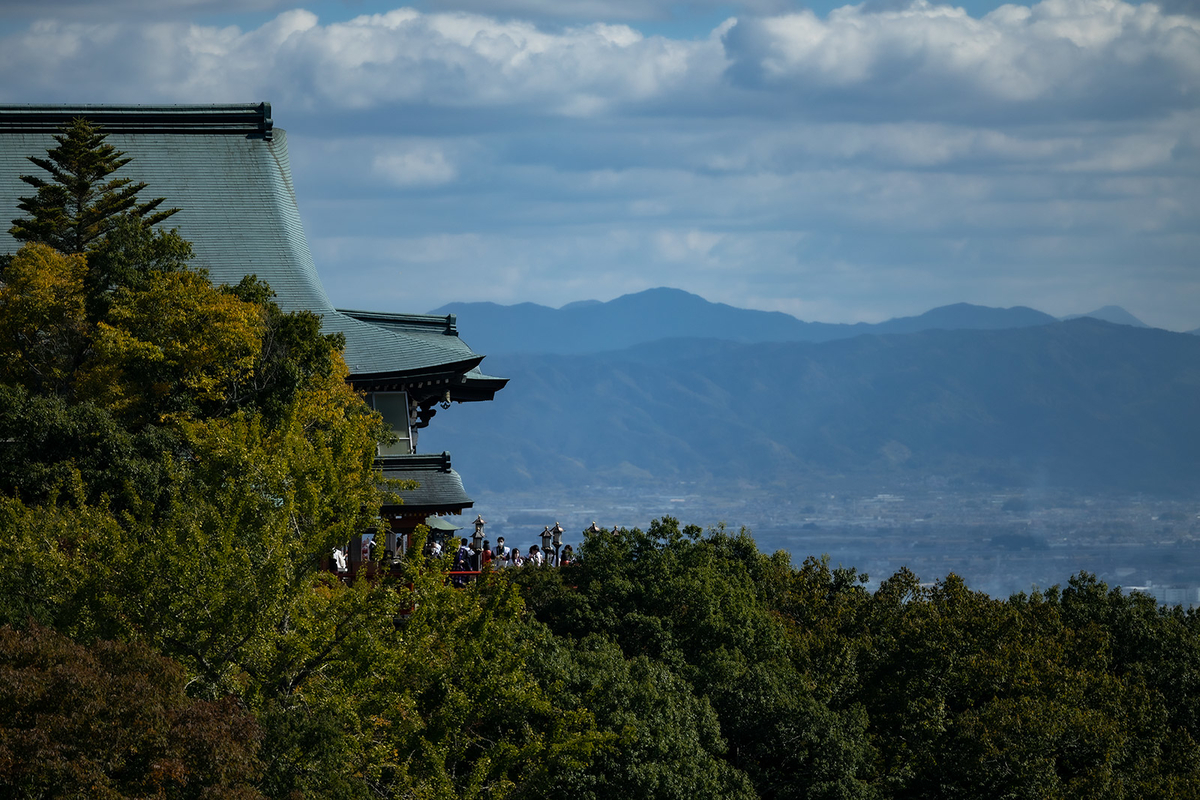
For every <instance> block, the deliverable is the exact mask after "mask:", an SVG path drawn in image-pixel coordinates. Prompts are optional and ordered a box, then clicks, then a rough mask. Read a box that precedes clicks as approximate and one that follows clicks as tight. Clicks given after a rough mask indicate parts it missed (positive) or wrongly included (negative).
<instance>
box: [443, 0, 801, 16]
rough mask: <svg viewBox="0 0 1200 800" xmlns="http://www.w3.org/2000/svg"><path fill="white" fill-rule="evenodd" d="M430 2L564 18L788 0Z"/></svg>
mask: <svg viewBox="0 0 1200 800" xmlns="http://www.w3.org/2000/svg"><path fill="white" fill-rule="evenodd" d="M433 5H434V6H439V7H444V6H448V7H453V8H456V9H471V10H474V11H478V12H481V13H485V14H515V15H517V16H522V17H562V18H567V19H627V20H634V19H636V20H642V19H662V18H665V17H674V16H682V15H686V14H688V13H694V12H697V11H699V12H705V11H712V10H716V9H728V8H730V7H734V8H737V9H738V10H739V11H746V12H749V13H754V14H763V13H778V12H780V11H782V10H786V9H787V8H788V7H789V6H792V5H795V3H793V2H789V0H737V2H732V3H731V2H728V0H687V1H685V2H679V0H434V3H433Z"/></svg>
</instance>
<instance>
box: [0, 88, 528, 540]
mask: <svg viewBox="0 0 1200 800" xmlns="http://www.w3.org/2000/svg"><path fill="white" fill-rule="evenodd" d="M76 117H84V118H86V119H88V120H89V121H91V122H93V123H94V124H97V125H99V126H100V127H101V129H102V130H103V131H104V132H105V133H107V134H108V139H107V141H108V143H109V144H111V145H113V146H114V147H116V148H117V149H118V150H121V151H123V152H124V153H125V154H126V155H127V156H129V157H131V158H132V159H133V160H132V162H131V163H130V164H129V165H128V166H126V167H123V168H122V169H121V170H119V171H118V172H117V173H116V177H128V178H131V179H133V180H135V181H144V182H145V183H146V184H147V188H146V189H145V190H144V192H143V199H148V198H151V197H164V198H166V201H165V203H164V204H163V206H162V207H163V208H172V207H178V208H179V209H180V211H179V212H178V213H176V214H175V215H174V216H172V217H171V218H170V220H169V221H168V222H167V223H166V225H169V226H171V227H176V228H178V229H179V233H180V234H181V235H182V236H183V237H184V238H185V239H187V240H189V241H190V242H191V243H192V245H193V248H194V251H195V259H194V260H193V262H192V263H193V265H194V266H197V267H203V268H204V269H207V270H208V273H209V276H210V277H211V278H212V280H213V282H214V283H218V284H220V283H229V284H236V283H237V282H238V281H240V280H241V279H242V277H243V276H245V275H247V274H254V275H257V276H258V277H259V278H260V279H262V280H265V281H267V282H268V283H269V284H270V285H271V288H272V289H274V290H275V293H276V295H277V296H276V302H277V303H278V304H279V306H280V307H281V308H282V309H283V310H284V311H299V310H308V311H312V312H314V313H316V314H320V315H321V318H322V327H323V329H324V332H325V333H335V332H336V333H342V334H344V335H345V337H346V349H345V359H346V364H347V366H348V367H349V369H350V376H349V381H350V383H351V384H352V385H353V386H354V387H355V388H357V389H359V390H361V391H363V392H364V393H365V395H366V398H367V401H368V402H369V403H370V404H371V406H372V407H373V408H375V409H376V410H377V411H379V413H380V414H382V415H383V418H384V419H385V420H386V421H387V423H388V424H389V425H391V427H392V431H393V433H394V434H395V436H396V438H397V443H396V444H395V445H393V446H391V447H387V448H381V450H380V452H379V454H378V458H379V461H378V463H379V466H380V467H381V469H382V471H383V474H384V475H385V476H387V477H395V478H405V479H411V480H415V481H417V482H418V484H419V488H417V489H414V490H411V491H406V492H403V493H402V497H403V500H404V502H403V504H402V505H396V506H388V507H385V508H384V509H383V513H384V516H385V517H386V518H388V519H389V520H391V524H392V530H393V533H392V534H391V535H389V537H388V538H389V541H388V543H387V546H388V547H389V548H390V549H392V550H393V551H395V550H396V548H397V547H401V548H402V547H403V546H404V544H403V542H404V538H405V536H406V534H408V533H411V531H412V529H413V528H415V527H416V526H417V524H419V523H422V522H424V521H425V520H426V518H427V517H429V516H430V515H444V514H461V513H462V512H463V511H464V510H465V509H467V508H470V507H471V506H472V505H473V504H472V501H471V499H470V498H469V497H468V496H467V494H466V492H465V491H464V489H463V484H462V480H461V479H460V478H459V475H458V473H456V472H455V471H454V470H453V469H452V468H451V465H450V454H449V453H441V454H437V455H422V454H418V452H417V442H418V438H419V437H418V434H419V431H420V429H421V428H424V427H425V426H426V425H428V424H429V421H430V418H431V417H432V416H433V415H434V414H435V413H437V408H438V407H439V406H440V407H443V408H448V407H449V405H450V403H452V402H459V403H463V402H475V401H481V400H491V399H492V398H493V397H494V396H495V394H496V392H497V391H499V390H500V389H502V388H503V387H504V385H505V383H506V382H507V380H506V379H504V378H496V377H492V376H490V375H485V374H484V373H483V372H481V371H480V369H479V364H480V362H482V361H483V356H482V355H480V354H478V353H476V352H475V351H473V350H472V349H471V348H470V347H468V346H467V344H466V343H465V342H464V341H462V339H460V338H459V337H458V329H457V328H456V326H455V318H454V315H453V314H451V315H447V316H431V315H426V314H393V313H383V312H374V311H350V310H344V309H336V308H334V307H333V304H332V303H331V302H330V301H329V298H328V296H327V295H326V294H325V289H324V287H323V286H322V285H321V281H320V279H319V278H318V277H317V270H316V266H315V265H314V263H313V259H312V254H311V252H310V251H309V248H308V242H307V240H306V239H305V237H304V229H303V226H302V225H301V222H300V210H299V206H298V204H297V200H296V192H295V189H294V187H293V184H292V173H291V167H290V165H289V162H288V149H287V134H286V133H285V132H284V131H283V130H281V129H278V128H276V127H275V126H274V123H273V121H272V119H271V105H270V103H258V104H247V105H213V106H199V105H196V106H193V105H187V106H132V105H131V106H120V105H76V106H65V105H0V253H2V252H15V251H16V250H17V249H18V247H19V242H17V241H16V240H14V239H13V238H12V236H10V235H9V233H8V228H9V220H12V219H16V218H17V217H20V216H22V213H21V211H20V210H19V209H18V207H17V203H18V201H19V198H20V197H21V196H28V195H30V194H31V193H32V192H33V189H32V187H30V186H29V185H28V184H25V183H23V182H22V181H21V180H20V176H21V175H32V174H41V170H39V169H38V167H36V166H35V165H33V164H31V163H30V162H29V160H28V156H39V157H42V156H45V154H46V151H47V150H48V149H51V148H53V147H54V146H55V142H54V139H53V138H52V137H53V134H55V133H59V132H60V131H61V130H62V128H63V127H64V126H65V125H66V124H68V123H70V122H71V120H72V119H74V118H76ZM397 537H398V540H397ZM350 554H351V560H352V561H357V560H358V548H354V547H352V548H351V550H350Z"/></svg>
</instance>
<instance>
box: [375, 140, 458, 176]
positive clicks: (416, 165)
mask: <svg viewBox="0 0 1200 800" xmlns="http://www.w3.org/2000/svg"><path fill="white" fill-rule="evenodd" d="M372 169H373V170H374V171H375V172H376V173H378V174H380V175H382V176H383V177H384V178H385V179H386V180H387V181H388V182H390V183H392V184H393V185H395V186H439V185H441V184H444V183H449V182H450V181H452V180H454V179H455V178H457V177H458V170H457V169H456V168H455V166H454V164H453V163H452V162H451V161H450V160H449V159H448V158H447V157H446V153H445V151H443V150H442V148H441V147H439V146H438V145H437V144H435V143H432V142H412V143H407V144H403V145H400V146H395V147H392V148H390V149H389V150H388V151H387V152H383V153H379V154H378V155H376V156H375V158H374V160H373V161H372Z"/></svg>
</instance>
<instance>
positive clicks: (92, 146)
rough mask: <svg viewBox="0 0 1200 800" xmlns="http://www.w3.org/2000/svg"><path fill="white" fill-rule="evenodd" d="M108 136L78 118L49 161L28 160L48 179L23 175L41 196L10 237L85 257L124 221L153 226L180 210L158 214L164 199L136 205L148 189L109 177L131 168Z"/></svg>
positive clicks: (24, 204) (26, 201)
mask: <svg viewBox="0 0 1200 800" xmlns="http://www.w3.org/2000/svg"><path fill="white" fill-rule="evenodd" d="M106 137H107V134H106V133H104V132H103V131H101V130H100V129H99V128H98V127H97V126H96V125H93V124H92V123H90V122H88V121H87V120H86V119H83V118H78V117H77V118H76V119H75V120H73V121H72V122H71V124H70V125H69V126H67V127H66V128H65V129H64V130H63V132H62V133H60V134H56V135H55V136H54V140H55V141H56V142H58V146H57V147H53V148H51V149H49V150H47V151H46V156H47V157H46V158H39V157H37V156H29V160H30V161H31V162H33V164H35V165H36V166H38V167H40V168H41V169H43V170H45V171H46V172H48V173H49V174H50V179H49V180H47V179H45V178H41V177H38V176H36V175H22V176H21V180H22V181H24V182H25V183H27V184H29V185H30V186H32V187H34V189H36V190H37V194H36V195H35V196H33V197H22V198H20V203H18V208H20V209H21V210H22V211H24V212H25V213H26V214H28V215H29V218H22V219H14V220H13V221H12V223H13V226H12V228H10V229H9V233H11V234H12V235H13V238H15V239H17V240H18V241H22V242H40V243H42V244H48V245H50V246H51V247H53V248H55V249H56V250H60V251H62V252H64V253H83V252H86V251H87V250H88V249H89V246H90V245H92V244H93V243H94V242H96V241H97V240H99V239H102V238H103V237H104V236H105V235H106V234H107V233H108V232H109V231H110V230H112V229H113V227H114V226H115V225H116V224H117V221H118V220H119V219H120V218H121V217H123V216H131V217H135V218H137V219H139V220H141V221H142V222H143V223H145V224H146V225H154V224H155V223H158V222H162V221H163V220H165V219H167V218H168V217H170V216H171V215H172V214H174V213H175V212H176V211H178V210H179V209H177V208H169V209H166V210H161V211H160V210H159V208H158V207H159V206H160V205H161V204H162V202H163V200H164V199H165V198H162V197H159V198H155V199H154V200H150V201H148V202H145V203H139V202H138V197H137V195H138V192H140V191H141V190H142V189H144V188H146V184H145V183H141V182H138V183H135V182H134V181H133V180H132V179H131V178H111V179H109V176H110V175H112V174H113V173H114V172H116V171H117V170H119V169H120V168H121V167H123V166H125V165H126V164H128V163H129V161H130V159H129V158H128V157H126V156H125V154H124V153H123V152H121V151H120V150H117V149H116V148H115V147H113V146H112V145H111V144H108V143H107V142H105V138H106Z"/></svg>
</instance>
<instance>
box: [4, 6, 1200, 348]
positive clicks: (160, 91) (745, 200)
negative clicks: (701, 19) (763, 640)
mask: <svg viewBox="0 0 1200 800" xmlns="http://www.w3.org/2000/svg"><path fill="white" fill-rule="evenodd" d="M129 1H130V2H133V0H129ZM186 1H187V0H180V2H186ZM196 1H197V2H200V0H196ZM581 1H582V0H581ZM263 2H268V0H263ZM468 2H471V3H473V5H472V7H473V8H476V9H478V10H479V11H486V12H488V13H486V14H485V13H465V12H462V11H444V12H426V11H420V10H417V9H412V8H400V9H395V10H392V11H389V12H387V13H382V14H371V15H363V16H359V17H356V18H353V19H344V20H333V21H330V20H326V19H323V18H321V17H320V16H318V15H317V14H315V13H312V12H311V11H306V10H299V9H293V10H289V11H285V12H283V13H279V14H277V15H275V16H274V17H273V18H272V19H270V20H269V21H267V22H266V23H264V24H261V25H257V26H256V27H252V28H249V29H245V30H244V29H241V28H238V27H232V26H225V27H221V26H214V25H201V24H190V23H179V22H164V21H149V22H146V21H138V22H133V21H105V22H97V21H79V20H76V21H65V20H66V18H65V17H64V18H59V19H45V20H42V21H39V22H37V23H34V24H31V25H30V26H28V27H26V28H25V29H23V30H19V31H15V32H11V33H9V34H8V35H7V36H6V37H5V38H4V39H3V41H2V42H0V44H2V45H3V46H2V47H0V97H3V99H4V100H6V101H8V102H56V101H58V102H79V101H80V100H82V99H86V100H87V101H89V102H189V103H196V102H231V101H248V100H259V99H266V100H271V101H273V102H274V103H275V118H276V122H277V124H279V125H281V126H282V127H284V128H287V129H289V131H290V133H291V136H290V139H289V141H290V147H291V151H292V163H293V166H294V169H295V177H296V185H297V191H298V193H299V195H300V197H301V211H302V214H304V217H305V225H306V229H307V230H308V232H309V235H310V237H311V238H312V240H313V245H314V252H315V253H316V255H317V260H318V264H319V265H320V268H321V270H322V273H323V275H324V276H325V278H326V281H327V283H328V285H329V286H330V287H331V293H333V294H334V295H335V299H336V301H337V302H339V303H341V304H343V305H347V306H363V305H371V304H372V303H374V302H375V301H376V300H381V299H387V298H382V297H381V296H379V293H380V292H381V291H382V290H381V288H380V287H383V286H385V285H393V284H390V283H389V281H393V282H394V286H395V287H396V288H395V291H396V292H397V293H398V295H397V298H396V300H395V301H394V302H392V301H391V300H390V299H388V302H389V303H392V305H393V307H395V308H400V309H409V310H418V311H419V310H425V309H428V308H432V307H435V306H437V305H440V304H441V303H444V302H446V301H449V300H453V299H485V298H487V299H494V300H498V301H512V302H517V301H522V300H535V301H540V302H548V303H552V304H560V303H564V302H568V301H570V300H576V299H582V298H586V297H599V298H602V299H603V298H607V297H612V296H614V295H616V294H620V293H622V292H625V291H636V290H638V289H641V288H647V287H648V286H655V285H664V284H668V285H676V286H680V287H682V288H686V289H689V290H691V291H695V292H698V293H700V294H703V295H705V296H708V297H710V298H712V299H716V300H722V301H725V302H732V303H741V304H747V305H755V306H758V307H773V308H779V309H781V310H791V311H794V312H796V313H802V314H809V315H811V316H813V317H817V318H823V319H827V320H834V319H838V318H839V316H838V315H839V314H841V315H843V316H842V317H840V318H842V319H857V318H871V317H872V313H873V312H872V311H871V309H875V312H874V314H875V316H876V318H878V317H879V316H890V315H894V314H902V313H919V312H921V311H924V310H926V308H928V307H929V306H930V305H933V304H937V303H942V302H955V301H958V300H968V301H972V302H983V303H992V304H996V305H1001V304H1002V305H1014V304H1028V305H1035V306H1039V305H1040V306H1043V307H1045V308H1046V310H1048V311H1051V312H1056V311H1062V312H1067V311H1077V310H1079V308H1077V307H1076V306H1075V305H1071V304H1069V303H1068V302H1067V300H1068V299H1069V298H1070V297H1072V296H1075V297H1087V298H1088V303H1087V305H1088V306H1089V307H1095V306H1099V305H1104V304H1106V303H1109V302H1121V301H1122V297H1120V296H1110V297H1100V296H1098V294H1099V290H1096V289H1095V287H1096V286H1112V287H1122V288H1121V291H1122V292H1124V293H1128V296H1130V297H1133V296H1138V297H1142V298H1146V297H1149V296H1150V294H1151V293H1152V291H1158V290H1159V289H1161V287H1166V286H1173V287H1174V288H1173V289H1170V290H1167V291H1165V299H1163V300H1162V301H1161V304H1162V308H1164V309H1165V308H1167V307H1170V308H1171V309H1173V310H1172V311H1171V312H1170V316H1168V317H1162V316H1160V317H1159V318H1158V319H1163V320H1166V319H1170V320H1172V321H1173V322H1174V324H1176V326H1177V327H1189V328H1190V327H1195V326H1196V325H1197V324H1200V318H1198V317H1196V316H1195V313H1194V307H1195V306H1194V303H1192V299H1194V298H1195V297H1196V295H1197V294H1198V293H1200V290H1198V289H1197V288H1196V287H1197V285H1198V282H1197V280H1196V277H1195V275H1194V261H1195V255H1194V254H1195V252H1196V251H1197V248H1198V247H1200V219H1198V217H1197V210H1196V209H1197V208H1200V133H1198V131H1200V107H1198V104H1197V100H1196V98H1197V97H1198V96H1200V38H1198V37H1200V22H1198V21H1197V20H1196V19H1195V18H1194V17H1192V16H1188V15H1186V14H1171V13H1167V11H1166V10H1165V9H1166V8H1168V6H1162V5H1155V4H1143V5H1134V4H1129V3H1124V2H1120V0H1044V1H1043V2H1041V3H1038V4H1036V5H1033V6H1028V7H1026V6H1002V7H1000V8H998V9H996V10H995V11H993V12H992V13H991V14H988V15H986V16H984V17H982V18H975V17H971V16H970V15H968V14H967V13H965V12H964V11H962V10H961V9H957V8H953V7H950V6H933V5H930V4H928V3H926V2H923V1H922V0H916V2H912V3H909V4H902V3H901V4H898V3H895V2H873V3H864V4H862V5H856V6H846V7H843V8H840V9H838V10H836V11H833V12H831V13H829V14H828V15H825V16H817V15H816V14H813V13H811V12H808V11H801V12H795V11H787V10H786V9H785V10H784V11H782V12H780V11H779V10H778V9H777V8H776V7H775V6H770V7H769V8H768V7H766V6H763V7H752V6H750V5H748V4H743V5H742V6H741V10H740V11H739V12H738V17H737V19H730V20H728V21H726V22H725V23H723V24H722V25H720V26H719V27H717V28H716V29H715V30H713V31H712V32H711V34H710V35H708V36H703V37H700V38H695V39H691V38H688V39H679V38H670V37H667V36H660V35H646V34H643V33H642V32H640V31H639V30H638V29H637V27H636V26H635V25H632V24H613V23H611V22H586V23H584V22H579V23H575V22H572V23H569V24H564V23H563V22H562V20H561V19H560V20H559V21H557V22H555V23H552V24H551V23H545V22H541V23H539V22H536V21H530V20H529V19H512V18H507V17H505V18H500V17H498V16H495V15H499V14H507V13H510V12H516V11H519V10H520V9H521V8H524V7H527V8H528V9H529V13H530V14H537V15H538V16H539V18H545V17H548V16H551V15H552V14H553V12H552V11H551V10H549V9H548V8H543V7H542V4H541V2H540V0H503V2H501V0H496V2H485V0H477V1H476V0H468ZM622 2H624V0H614V2H612V3H604V5H603V7H604V9H605V10H604V11H603V13H604V14H605V15H606V16H605V17H603V18H604V19H610V20H611V19H613V18H614V17H612V16H611V15H612V14H614V13H618V12H621V10H622V9H624V8H625V6H622V5H621V3H622ZM522 4H523V5H522ZM563 6H564V8H568V9H570V8H574V9H575V10H574V11H572V12H571V13H572V14H575V13H584V12H585V11H586V9H584V8H583V7H582V6H580V5H579V4H578V3H571V2H567V3H564V4H563ZM535 7H536V8H535ZM645 7H646V8H648V9H650V11H647V13H651V12H653V13H654V14H657V13H659V12H661V11H662V9H664V8H666V6H665V5H664V4H663V3H659V2H657V0H654V1H653V2H648V3H647V4H645ZM693 7H694V8H700V7H703V8H705V9H707V8H709V6H708V5H707V0H697V3H696V4H695V5H694V6H693ZM589 8H590V7H589ZM764 8H766V11H765V12H764V11H763V10H762V9H764ZM539 9H540V10H539ZM596 13H601V12H596ZM568 16H570V15H568ZM631 16H632V13H631ZM381 231H386V232H387V236H383V235H381ZM1139 280H1141V281H1142V283H1141V284H1140V285H1141V286H1142V287H1143V288H1142V289H1141V290H1140V293H1139V291H1135V290H1134V289H1133V288H1132V287H1133V285H1134V284H1136V283H1137V282H1138V281H1139ZM1147 287H1158V288H1156V289H1154V290H1152V289H1151V288H1147ZM464 291H471V292H474V294H473V295H472V296H469V297H468V296H465V295H463V292H464ZM1072 293H1073V294H1072ZM1043 298H1046V299H1047V300H1046V302H1042V299H1043ZM1051 301H1052V302H1053V303H1057V304H1058V305H1057V307H1055V306H1053V305H1051ZM1146 302H1149V301H1148V300H1147V301H1146ZM1189 304H1190V305H1189ZM1142 313H1146V311H1145V305H1143V307H1142ZM1165 313H1166V312H1164V314H1165ZM1189 315H1190V316H1189ZM1148 316H1150V317H1151V320H1152V321H1154V314H1152V313H1151V314H1148Z"/></svg>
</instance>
